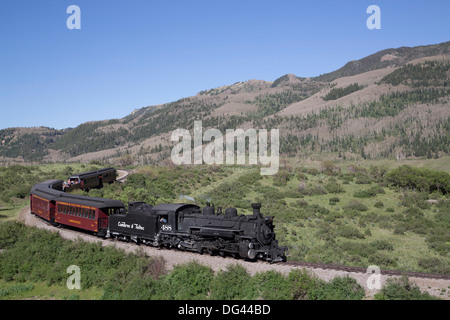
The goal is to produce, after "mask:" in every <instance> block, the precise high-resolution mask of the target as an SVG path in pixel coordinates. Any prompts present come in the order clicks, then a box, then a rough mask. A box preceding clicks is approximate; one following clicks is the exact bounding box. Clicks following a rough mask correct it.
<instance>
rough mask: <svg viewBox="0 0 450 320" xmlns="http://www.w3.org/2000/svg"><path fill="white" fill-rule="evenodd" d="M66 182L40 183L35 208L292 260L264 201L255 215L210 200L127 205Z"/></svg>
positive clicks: (171, 239)
mask: <svg viewBox="0 0 450 320" xmlns="http://www.w3.org/2000/svg"><path fill="white" fill-rule="evenodd" d="M62 186H63V181H61V180H50V181H46V182H43V183H40V184H37V185H35V186H34V187H33V188H32V189H31V192H30V208H31V213H33V214H35V215H37V216H39V217H41V218H42V219H45V220H46V221H48V222H50V223H52V224H54V225H58V226H60V225H62V226H70V227H74V228H77V229H81V230H85V231H89V232H92V233H94V234H95V235H97V236H100V237H105V238H116V239H119V240H125V241H134V242H136V243H143V244H146V245H152V246H157V247H161V248H162V247H169V248H177V249H180V250H187V251H194V252H198V253H204V252H207V253H209V254H211V255H214V254H219V255H222V256H226V255H231V256H233V257H235V258H243V259H249V260H257V259H260V260H265V261H269V262H279V261H285V260H286V251H287V248H286V247H280V246H279V245H278V241H277V240H276V238H275V232H274V225H273V217H271V216H267V217H264V216H263V215H262V214H261V213H260V208H261V205H260V204H259V203H254V204H252V207H253V214H252V215H242V214H241V215H238V214H237V210H236V209H235V208H227V209H226V210H225V214H222V213H221V210H215V208H214V206H213V205H211V204H210V203H208V204H207V205H206V206H205V207H204V208H203V209H202V210H201V209H200V207H199V206H197V205H194V204H187V203H177V204H169V203H165V204H158V205H156V206H151V205H149V204H147V203H144V202H130V203H129V204H128V208H125V206H124V205H123V203H122V202H121V201H118V200H111V199H102V198H92V197H86V196H81V195H73V194H69V193H65V192H63V191H62Z"/></svg>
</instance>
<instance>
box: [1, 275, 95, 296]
mask: <svg viewBox="0 0 450 320" xmlns="http://www.w3.org/2000/svg"><path fill="white" fill-rule="evenodd" d="M102 295H103V291H102V290H99V289H98V288H89V289H83V288H82V289H80V290H76V289H74V290H69V289H68V288H67V287H65V286H59V285H48V284H46V283H45V282H34V283H31V282H25V283H20V282H10V281H9V282H7V281H3V280H0V300H33V299H41V300H100V299H101V297H102Z"/></svg>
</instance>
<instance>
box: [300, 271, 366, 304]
mask: <svg viewBox="0 0 450 320" xmlns="http://www.w3.org/2000/svg"><path fill="white" fill-rule="evenodd" d="M308 296H309V298H310V299H311V300H361V299H362V298H364V296H365V292H364V288H363V287H361V285H359V284H358V282H356V280H355V279H354V278H351V277H349V276H346V277H335V278H333V280H331V281H330V282H329V283H326V282H322V283H321V284H320V285H318V286H316V287H315V288H313V289H311V290H310V292H309V294H308Z"/></svg>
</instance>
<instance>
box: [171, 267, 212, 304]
mask: <svg viewBox="0 0 450 320" xmlns="http://www.w3.org/2000/svg"><path fill="white" fill-rule="evenodd" d="M213 277H214V272H213V271H212V269H211V268H209V267H206V266H203V265H201V264H199V263H198V262H191V263H188V264H184V265H176V266H175V267H174V268H173V270H172V271H171V272H170V274H169V275H167V277H165V278H164V280H163V286H165V288H166V290H167V297H165V298H166V299H175V300H198V299H206V297H207V296H208V292H209V291H210V288H211V282H212V280H213Z"/></svg>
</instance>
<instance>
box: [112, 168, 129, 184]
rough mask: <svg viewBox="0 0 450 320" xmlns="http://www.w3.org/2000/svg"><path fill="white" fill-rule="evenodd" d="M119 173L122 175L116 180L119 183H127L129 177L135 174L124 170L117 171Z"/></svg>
mask: <svg viewBox="0 0 450 320" xmlns="http://www.w3.org/2000/svg"><path fill="white" fill-rule="evenodd" d="M117 172H118V173H119V174H120V177H118V178H117V179H116V181H117V182H121V183H123V182H125V180H126V179H127V177H128V176H129V175H130V174H132V173H133V172H132V171H130V170H123V169H120V170H117Z"/></svg>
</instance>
